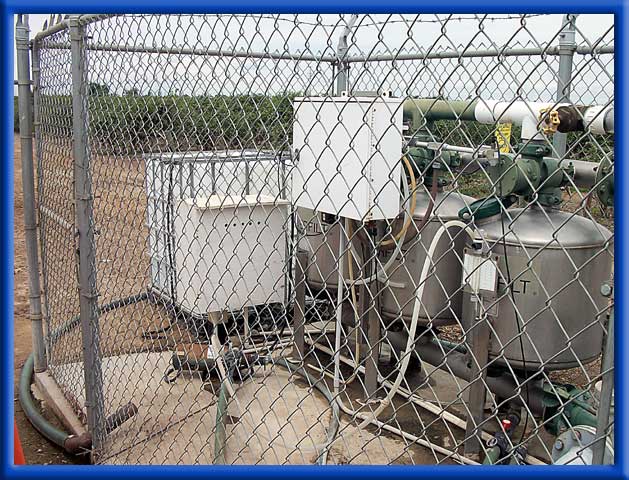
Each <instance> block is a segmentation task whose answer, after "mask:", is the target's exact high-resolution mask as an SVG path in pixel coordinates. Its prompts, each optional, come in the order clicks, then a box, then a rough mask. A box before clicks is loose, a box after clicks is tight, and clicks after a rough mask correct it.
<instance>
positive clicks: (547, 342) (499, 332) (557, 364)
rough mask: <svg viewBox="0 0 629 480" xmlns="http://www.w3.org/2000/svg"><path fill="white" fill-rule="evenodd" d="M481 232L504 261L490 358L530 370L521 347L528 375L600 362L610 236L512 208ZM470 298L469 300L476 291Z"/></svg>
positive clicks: (570, 217) (591, 225)
mask: <svg viewBox="0 0 629 480" xmlns="http://www.w3.org/2000/svg"><path fill="white" fill-rule="evenodd" d="M503 222H504V228H503ZM476 227H477V229H479V230H481V232H480V233H481V234H482V236H483V237H484V239H485V240H486V242H487V244H488V245H489V248H490V250H491V254H492V256H496V257H497V258H498V262H497V266H498V272H497V273H498V282H497V292H498V299H499V300H498V302H497V305H496V306H494V307H492V308H489V316H490V318H491V322H492V329H491V332H492V333H491V339H490V350H489V355H490V358H495V359H496V363H499V364H502V365H506V364H509V365H511V366H512V367H516V368H522V369H524V362H523V361H522V360H523V359H522V353H521V352H522V350H521V348H522V349H523V351H524V360H525V362H526V370H538V369H540V368H544V369H545V370H563V369H567V368H572V367H577V366H579V365H581V364H585V363H589V362H592V361H593V360H595V359H596V358H598V356H599V354H600V353H601V345H602V340H603V333H604V331H603V326H602V323H603V315H604V314H605V311H606V307H607V299H606V298H604V297H603V296H602V295H601V294H600V293H599V291H600V287H601V284H602V283H603V282H605V281H609V279H610V277H611V272H612V264H613V235H612V233H611V232H610V231H609V230H607V229H606V228H605V227H603V226H602V225H599V224H598V223H596V222H594V221H592V220H590V219H587V218H585V217H581V216H578V215H576V214H572V213H566V212H561V211H559V210H552V209H544V208H542V207H529V208H528V209H512V210H509V211H508V215H507V214H506V213H505V214H503V215H502V218H501V215H495V216H493V217H490V218H488V219H486V220H484V221H480V222H479V221H476ZM503 231H504V235H503ZM503 237H504V240H503ZM507 264H508V273H507ZM508 278H511V280H512V281H513V286H512V291H513V299H515V307H517V312H518V313H519V325H520V327H519V328H520V330H521V331H522V332H523V333H522V335H520V334H519V332H518V319H517V317H516V308H514V304H513V301H512V299H511V295H510V294H508V293H507V289H506V284H507V282H508ZM464 296H465V299H464V301H466V302H469V301H471V294H469V293H467V292H466V293H465V294H464ZM494 303H495V302H494ZM496 307H497V308H496ZM466 323H469V321H468V320H467V319H466ZM519 338H521V340H522V347H521V345H520V340H519Z"/></svg>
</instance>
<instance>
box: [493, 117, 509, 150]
mask: <svg viewBox="0 0 629 480" xmlns="http://www.w3.org/2000/svg"><path fill="white" fill-rule="evenodd" d="M496 143H497V144H498V149H499V150H500V153H509V145H510V143H511V124H510V123H499V124H498V126H497V127H496Z"/></svg>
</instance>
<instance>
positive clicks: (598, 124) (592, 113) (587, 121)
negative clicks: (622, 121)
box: [583, 105, 614, 135]
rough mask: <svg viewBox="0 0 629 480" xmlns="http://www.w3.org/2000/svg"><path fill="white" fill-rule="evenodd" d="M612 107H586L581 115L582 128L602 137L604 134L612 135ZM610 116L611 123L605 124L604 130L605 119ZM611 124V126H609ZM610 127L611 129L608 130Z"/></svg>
mask: <svg viewBox="0 0 629 480" xmlns="http://www.w3.org/2000/svg"><path fill="white" fill-rule="evenodd" d="M613 112H614V107H613V105H607V106H600V105H597V106H594V107H588V108H587V109H586V110H585V112H584V113H583V126H584V128H585V129H586V130H589V131H590V132H591V133H594V134H597V135H603V134H606V133H614V122H613ZM610 114H611V115H612V117H611V118H612V121H611V122H609V121H608V122H607V128H605V119H606V118H607V116H608V115H610ZM610 123H611V125H610ZM610 127H611V128H610Z"/></svg>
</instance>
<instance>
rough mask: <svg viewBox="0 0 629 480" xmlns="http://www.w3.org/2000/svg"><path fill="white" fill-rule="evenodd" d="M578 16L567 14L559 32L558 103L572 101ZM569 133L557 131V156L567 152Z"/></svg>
mask: <svg viewBox="0 0 629 480" xmlns="http://www.w3.org/2000/svg"><path fill="white" fill-rule="evenodd" d="M576 18H577V15H571V14H567V15H566V16H565V17H564V19H563V24H562V27H561V33H560V34H559V71H558V72H557V95H556V97H555V99H556V100H557V103H563V102H570V90H571V81H572V62H573V58H574V52H575V51H576V49H577V42H576V35H575V32H576ZM566 141H567V134H565V133H556V134H555V136H554V137H553V147H554V148H555V152H556V154H557V157H559V158H561V157H563V156H564V155H565V154H566Z"/></svg>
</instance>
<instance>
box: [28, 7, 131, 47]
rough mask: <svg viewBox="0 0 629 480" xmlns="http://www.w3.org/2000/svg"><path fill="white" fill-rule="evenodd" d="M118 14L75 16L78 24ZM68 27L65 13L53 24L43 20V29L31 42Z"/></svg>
mask: <svg viewBox="0 0 629 480" xmlns="http://www.w3.org/2000/svg"><path fill="white" fill-rule="evenodd" d="M119 15H121V14H119V13H114V14H106V13H92V14H87V15H78V16H75V17H76V18H77V21H78V23H79V25H87V24H89V23H93V22H97V21H99V20H106V19H107V18H112V17H116V16H119ZM68 28H70V16H69V15H66V16H65V17H64V19H63V20H61V21H60V22H58V23H55V24H54V25H53V24H52V22H51V23H50V25H48V22H45V23H44V28H43V30H42V31H41V32H39V33H38V34H37V35H35V37H34V38H33V42H39V41H41V40H42V39H44V38H46V37H50V36H51V35H54V34H55V33H58V32H60V31H62V30H67V29H68ZM46 48H48V45H46ZM67 48H68V49H69V48H70V44H68V45H67Z"/></svg>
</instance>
